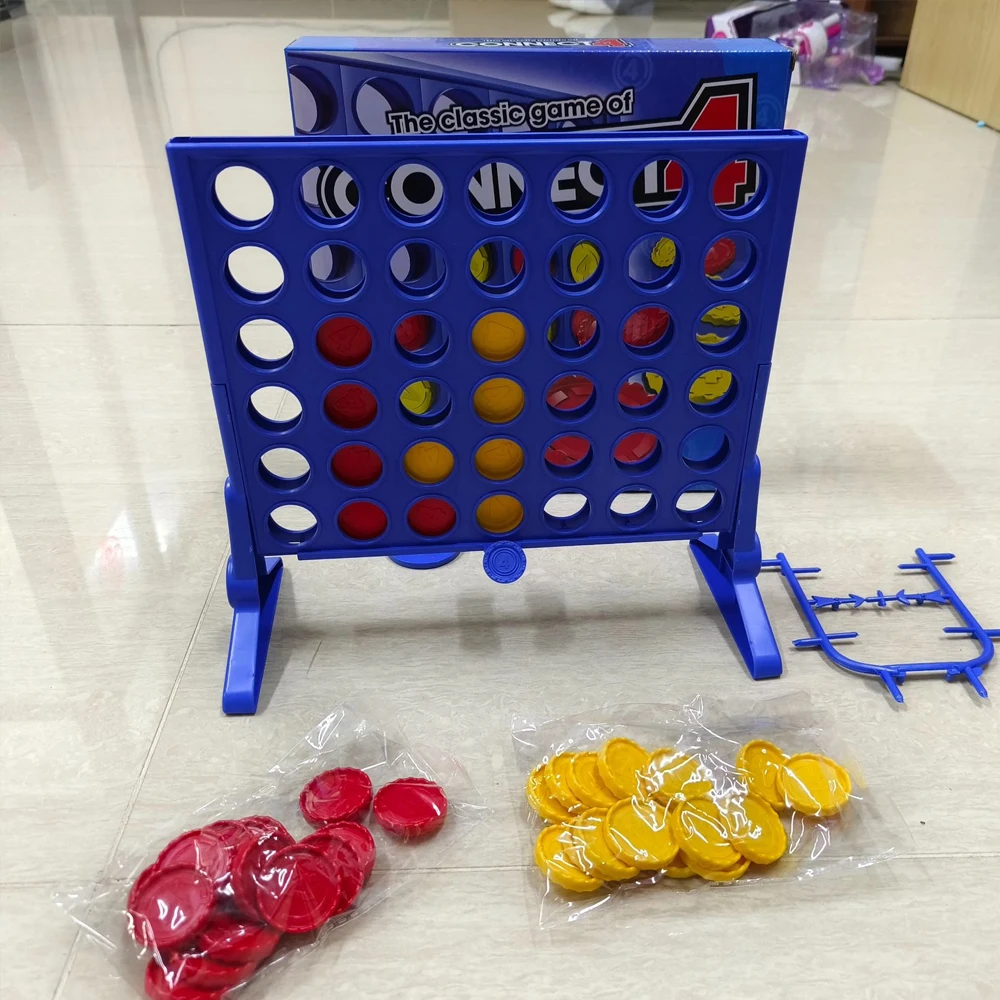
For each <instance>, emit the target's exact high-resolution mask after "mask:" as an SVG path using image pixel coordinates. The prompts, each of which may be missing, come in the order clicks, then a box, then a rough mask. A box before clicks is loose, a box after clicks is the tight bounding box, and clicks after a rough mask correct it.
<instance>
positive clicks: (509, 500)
mask: <svg viewBox="0 0 1000 1000" xmlns="http://www.w3.org/2000/svg"><path fill="white" fill-rule="evenodd" d="M523 518H524V507H522V506H521V501H520V500H518V499H517V498H516V497H512V496H510V495H509V494H507V493H494V494H493V496H491V497H487V498H486V499H485V500H484V501H483V502H482V503H481V504H480V505H479V506H478V507H477V508H476V522H477V523H478V525H479V527H480V528H482V529H483V531H488V532H490V534H492V535H506V534H507V532H508V531H513V530H514V529H515V528H516V527H517V526H518V525H519V524H520V523H521V521H522V519H523Z"/></svg>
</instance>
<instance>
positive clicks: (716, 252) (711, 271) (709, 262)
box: [705, 236, 736, 276]
mask: <svg viewBox="0 0 1000 1000" xmlns="http://www.w3.org/2000/svg"><path fill="white" fill-rule="evenodd" d="M735 260H736V244H735V243H734V242H733V241H732V240H731V239H729V237H728V236H723V237H722V239H719V240H716V241H715V242H714V243H713V244H712V245H711V246H710V247H709V248H708V253H707V254H705V274H707V275H709V276H711V275H715V274H722V272H723V271H725V269H726V268H727V267H730V266H731V265H732V263H733V261H735Z"/></svg>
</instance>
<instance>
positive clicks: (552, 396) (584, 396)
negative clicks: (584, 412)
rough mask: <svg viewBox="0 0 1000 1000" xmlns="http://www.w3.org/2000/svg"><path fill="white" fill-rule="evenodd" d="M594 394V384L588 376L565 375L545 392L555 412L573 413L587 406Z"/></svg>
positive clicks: (546, 398) (547, 400)
mask: <svg viewBox="0 0 1000 1000" xmlns="http://www.w3.org/2000/svg"><path fill="white" fill-rule="evenodd" d="M593 394H594V383H593V382H591V381H590V379H589V378H587V376H586V375H563V376H562V378H557V379H556V380H555V381H554V382H553V383H551V384H550V385H549V387H548V389H546V390H545V401H546V402H547V403H548V404H549V406H551V407H552V409H553V410H561V411H563V412H566V413H568V412H572V411H573V410H578V409H580V407H581V406H585V405H586V404H587V403H588V402H589V401H590V397H591V396H593Z"/></svg>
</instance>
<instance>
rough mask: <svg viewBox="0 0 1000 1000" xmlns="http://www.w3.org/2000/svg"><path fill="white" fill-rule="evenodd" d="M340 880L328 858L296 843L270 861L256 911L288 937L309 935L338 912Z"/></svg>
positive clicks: (261, 886) (262, 876)
mask: <svg viewBox="0 0 1000 1000" xmlns="http://www.w3.org/2000/svg"><path fill="white" fill-rule="evenodd" d="M339 903H340V879H339V878H338V877H337V873H336V871H335V869H334V866H333V865H332V864H331V863H330V861H328V860H327V858H326V857H324V855H323V854H322V853H321V852H320V851H317V850H316V848H315V847H310V846H309V845H308V844H293V845H292V846H291V847H286V848H285V849H284V850H282V851H278V853H277V854H275V855H274V857H273V858H271V860H270V862H269V863H268V866H267V869H266V870H265V871H264V872H262V873H261V875H260V884H259V885H258V887H257V908H258V909H259V910H260V912H261V915H262V916H263V917H264V919H265V920H266V921H267V922H268V923H269V924H270V925H271V926H272V927H275V928H277V929H278V930H280V931H283V932H285V933H286V934H308V933H309V932H310V931H314V930H317V929H318V928H320V927H322V926H323V924H325V923H326V921H327V920H329V919H330V917H332V916H333V915H334V913H336V912H337V906H338V904H339Z"/></svg>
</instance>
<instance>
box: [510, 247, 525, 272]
mask: <svg viewBox="0 0 1000 1000" xmlns="http://www.w3.org/2000/svg"><path fill="white" fill-rule="evenodd" d="M510 266H511V269H512V270H513V272H514V273H515V274H520V273H521V271H522V270H523V269H524V251H523V250H522V249H521V248H520V247H514V249H513V250H511V252H510Z"/></svg>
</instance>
